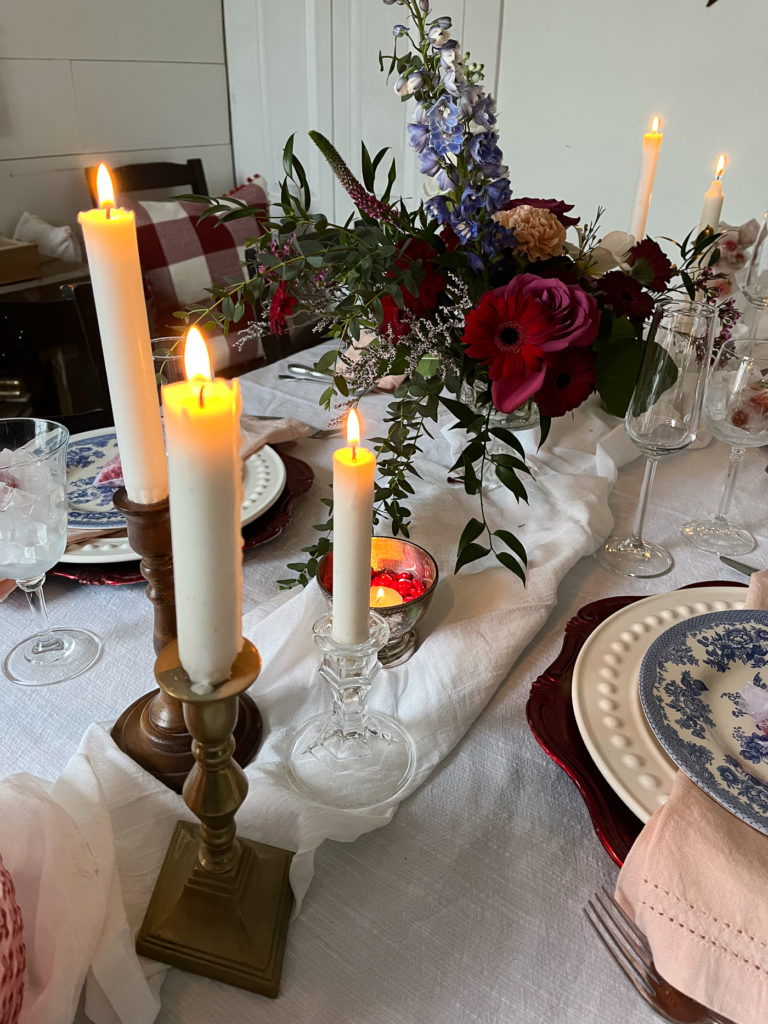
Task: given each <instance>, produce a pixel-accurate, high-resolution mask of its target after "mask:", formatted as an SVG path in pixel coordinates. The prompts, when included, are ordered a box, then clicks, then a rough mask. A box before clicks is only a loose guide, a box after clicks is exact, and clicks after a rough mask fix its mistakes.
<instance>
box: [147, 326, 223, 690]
mask: <svg viewBox="0 0 768 1024" xmlns="http://www.w3.org/2000/svg"><path fill="white" fill-rule="evenodd" d="M184 364H185V370H186V374H187V378H188V379H187V380H185V381H179V382H177V383H175V384H165V385H164V386H163V389H162V396H163V411H164V413H165V433H166V440H167V445H168V475H169V480H170V512H171V540H172V543H173V555H174V557H173V580H174V587H175V591H176V623H177V630H178V637H179V660H180V661H181V664H182V665H183V666H184V669H185V671H186V672H187V675H188V676H189V677H190V679H192V681H193V683H195V684H198V685H199V686H201V687H202V688H203V689H205V688H206V687H210V686H212V685H214V684H216V683H221V682H223V681H224V680H226V679H229V676H230V671H231V668H232V662H233V661H234V660H235V658H236V657H237V654H238V652H239V651H240V648H241V645H242V631H241V618H242V592H243V537H242V532H241V527H240V518H241V511H240V510H241V505H242V491H243V483H242V465H241V461H240V385H239V383H238V381H237V380H231V381H229V380H221V379H216V380H212V379H211V363H210V359H209V357H208V351H207V349H206V346H205V342H204V341H203V338H202V335H201V334H200V332H199V331H198V330H197V328H195V327H192V328H190V330H189V332H188V334H187V341H186V344H185V347H184ZM201 692H202V691H201Z"/></svg>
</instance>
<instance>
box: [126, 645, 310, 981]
mask: <svg viewBox="0 0 768 1024" xmlns="http://www.w3.org/2000/svg"><path fill="white" fill-rule="evenodd" d="M260 668H261V659H260V657H259V652H258V651H257V650H256V648H255V647H254V646H253V644H251V643H249V642H248V641H247V640H243V648H242V650H241V652H240V654H238V656H237V658H236V659H235V662H234V664H233V665H232V674H231V676H230V678H229V679H228V680H227V681H226V682H224V683H221V684H220V685H219V686H216V687H214V688H213V689H212V690H211V692H208V693H197V692H196V689H197V688H196V687H195V685H194V684H193V682H192V680H190V678H189V676H188V675H187V674H186V672H185V671H184V669H183V668H182V667H181V664H180V662H179V653H178V645H177V643H176V642H175V641H173V642H171V643H170V644H169V645H168V646H167V647H166V648H165V649H164V650H163V651H162V652H161V653H160V654H159V655H158V658H157V662H156V664H155V675H156V677H157V681H158V683H159V684H160V686H161V688H162V689H163V691H164V692H165V693H166V694H168V695H169V696H171V697H172V698H173V699H175V700H180V701H183V702H184V703H183V707H184V715H185V719H186V721H187V724H188V725H189V730H190V732H191V733H192V735H193V736H194V739H195V742H194V752H195V762H196V763H195V765H194V767H193V769H192V771H191V772H190V774H189V777H188V778H187V780H186V782H185V784H184V791H183V795H184V802H185V803H186V805H187V806H188V807H189V809H190V810H191V811H192V812H193V813H194V814H195V815H196V816H197V818H199V820H200V825H199V826H198V825H192V824H190V823H189V822H186V821H179V822H177V823H176V829H175V831H174V833H173V836H172V838H171V842H170V845H169V847H168V852H167V853H166V855H165V860H164V862H163V866H162V868H161V870H160V875H159V876H158V879H157V883H156V884H155V889H154V892H153V893H152V898H151V899H150V901H149V906H148V907H147V912H146V915H145V917H144V921H143V923H142V925H141V928H140V929H139V934H138V936H137V938H136V951H137V952H138V953H139V954H140V955H141V956H147V957H150V958H151V959H153V960H160V961H162V962H163V963H167V964H172V965H173V966H174V967H180V968H181V969H182V970H185V971H192V972H194V973H195V974H202V975H205V976H206V977H209V978H215V979H217V980H218V981H224V982H226V983H227V984H229V985H237V986H238V987H239V988H244V989H248V990H249V991H250V992H260V993H261V994H262V995H265V996H271V997H273V998H274V997H275V996H276V995H277V993H278V989H279V987H280V974H281V971H282V964H283V953H284V950H285V941H286V936H287V932H288V919H289V917H290V913H291V907H292V906H293V894H292V892H291V887H290V884H289V880H288V872H289V868H290V865H291V860H292V858H293V853H291V851H290V850H282V849H280V848H278V847H275V846H266V845H265V844H263V843H256V842H253V841H252V840H250V839H242V838H241V839H238V838H237V837H236V830H235V814H236V813H237V810H238V808H239V807H240V805H241V804H242V802H243V800H244V799H245V796H246V793H247V792H248V780H247V779H246V777H245V774H244V773H243V771H242V770H241V769H240V768H239V767H238V766H237V765H236V764H235V763H234V762H233V760H232V751H233V750H234V746H235V744H234V741H233V738H232V728H233V726H234V723H235V719H236V718H237V697H238V695H240V696H242V693H243V691H244V690H246V689H247V688H248V687H249V686H250V685H251V683H252V682H253V681H254V679H255V678H256V676H257V675H258V674H259V670H260Z"/></svg>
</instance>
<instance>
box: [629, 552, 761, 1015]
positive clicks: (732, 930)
mask: <svg viewBox="0 0 768 1024" xmlns="http://www.w3.org/2000/svg"><path fill="white" fill-rule="evenodd" d="M745 605H746V607H747V608H768V569H763V570H762V571H761V572H758V573H755V574H754V575H753V576H752V577H751V580H750V585H749V590H748V592H747V598H746V602H745ZM767 884H768V836H766V835H763V833H762V832H758V831H757V830H756V829H753V828H751V827H750V826H749V825H747V824H746V823H745V822H743V821H741V820H740V819H739V818H737V817H735V816H734V815H732V814H731V813H730V812H729V811H727V810H725V809H724V808H723V807H721V806H720V805H719V804H718V803H716V802H715V801H714V800H712V799H711V798H710V797H708V796H707V795H706V793H704V792H703V791H702V790H701V789H699V787H698V786H696V785H695V784H694V783H693V782H691V781H690V779H689V778H688V777H687V776H686V775H684V774H683V772H679V773H678V775H677V778H676V780H675V783H674V785H673V787H672V793H671V794H670V797H669V800H668V801H667V802H666V804H665V805H664V806H663V807H661V808H660V809H659V810H658V811H657V812H656V813H655V814H654V815H653V817H652V818H651V819H650V821H649V822H648V824H647V825H646V826H645V828H644V829H643V831H642V832H641V833H640V836H639V837H638V839H637V841H636V842H635V844H634V846H633V847H632V849H631V850H630V851H629V854H628V856H627V859H626V861H625V863H624V867H623V868H622V870H621V873H620V875H619V880H618V884H617V887H616V895H617V898H618V899H619V901H620V903H621V904H622V906H624V907H625V908H626V909H627V910H628V911H629V912H630V913H631V914H632V916H633V917H634V919H635V921H636V922H637V925H638V927H639V928H641V929H642V931H643V932H645V934H646V935H647V936H648V941H649V942H650V945H651V949H652V950H653V958H654V961H655V963H656V966H657V967H658V970H659V973H660V974H661V975H662V976H663V977H664V978H666V980H667V981H668V982H669V983H670V984H671V985H674V986H675V987H676V988H679V989H681V990H682V991H683V992H685V993H687V994H688V995H690V996H692V997H693V998H694V999H697V1000H698V1001H699V1002H701V1003H703V1004H704V1005H705V1006H708V1007H710V1008H711V1009H713V1010H716V1011H717V1012H718V1013H721V1014H725V1016H727V1017H730V1018H732V1019H733V1020H734V1021H736V1022H738V1024H765V1022H766V1021H768V899H766V896H765V893H766V885H767Z"/></svg>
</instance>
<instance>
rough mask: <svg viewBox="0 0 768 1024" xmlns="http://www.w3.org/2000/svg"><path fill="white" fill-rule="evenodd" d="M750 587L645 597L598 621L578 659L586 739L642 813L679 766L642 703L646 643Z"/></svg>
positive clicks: (661, 798) (576, 693) (617, 788)
mask: <svg viewBox="0 0 768 1024" xmlns="http://www.w3.org/2000/svg"><path fill="white" fill-rule="evenodd" d="M745 594H746V591H745V590H743V589H741V588H736V587H692V588H691V589H689V590H678V591H673V592H672V593H669V594H655V595H654V596H652V597H646V598H643V600H641V601H636V602H635V603H634V604H631V605H628V606H627V607H626V608H622V609H620V610H619V611H617V612H615V613H614V614H613V615H611V616H610V618H608V619H606V620H605V622H603V623H602V624H601V625H600V626H598V628H597V629H596V630H595V631H594V633H592V635H591V636H590V637H588V639H587V640H586V642H585V643H584V646H583V647H582V649H581V652H580V653H579V656H578V658H577V659H576V664H575V665H574V668H573V681H572V689H571V699H572V702H573V713H574V716H575V718H576V723H577V725H578V727H579V732H580V733H581V737H582V739H583V740H584V745H585V746H586V748H587V750H588V751H589V754H590V756H591V758H592V760H593V761H594V762H595V765H596V766H597V768H598V769H599V771H600V773H601V774H602V776H603V777H604V778H605V780H606V782H607V783H608V784H609V785H610V787H611V789H613V791H614V792H615V793H616V794H617V795H618V796H619V797H620V798H621V799H622V800H623V801H624V803H625V804H626V805H627V807H629V809H630V810H631V811H632V812H633V813H634V814H636V815H637V816H638V818H640V819H641V821H647V820H648V819H649V818H650V816H651V815H652V814H653V813H654V811H656V810H657V809H658V808H659V807H660V806H661V805H662V804H663V803H665V802H666V800H667V797H668V796H669V794H670V792H671V790H672V783H673V781H674V778H675V775H676V774H677V770H678V769H677V765H676V764H675V763H674V762H673V761H672V760H671V759H670V758H669V757H668V756H667V754H666V753H665V752H664V750H663V749H662V747H661V745H660V744H659V741H658V740H657V739H656V737H655V735H654V734H653V731H652V729H651V727H650V726H649V724H648V722H647V720H646V717H645V714H644V712H643V708H642V705H641V703H640V694H639V688H638V681H639V678H640V666H641V664H642V661H643V658H644V657H645V654H646V651H647V650H648V648H649V647H650V645H651V644H652V643H653V642H654V640H656V639H657V638H658V637H659V636H661V634H662V633H664V632H665V631H666V630H667V629H669V628H670V626H674V625H675V624H676V623H678V622H682V621H683V620H685V619H690V618H693V617H695V616H697V615H705V614H707V613H708V612H716V611H718V612H719V611H728V610H730V609H733V608H743V607H744V596H745Z"/></svg>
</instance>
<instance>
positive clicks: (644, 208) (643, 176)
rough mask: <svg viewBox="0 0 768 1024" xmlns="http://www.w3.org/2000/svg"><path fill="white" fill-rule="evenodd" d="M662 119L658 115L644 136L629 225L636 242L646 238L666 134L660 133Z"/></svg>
mask: <svg viewBox="0 0 768 1024" xmlns="http://www.w3.org/2000/svg"><path fill="white" fill-rule="evenodd" d="M660 126H661V118H660V117H659V116H658V115H657V116H656V117H654V119H653V122H652V124H651V130H650V131H649V132H646V133H645V134H644V135H643V159H642V163H641V164H640V177H639V178H638V179H637V190H636V192H635V202H634V205H633V207H632V219H631V221H630V225H629V233H630V235H634V238H635V241H636V242H641V241H642V240H643V238H645V222H646V221H647V220H648V208H649V206H650V205H651V194H652V192H653V180H654V178H655V177H656V165H657V164H658V162H659V150H660V149H661V141H662V139H663V138H664V132H662V131H660Z"/></svg>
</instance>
